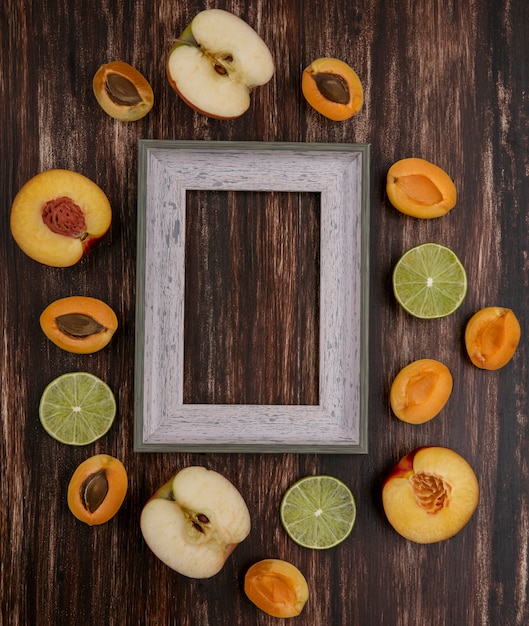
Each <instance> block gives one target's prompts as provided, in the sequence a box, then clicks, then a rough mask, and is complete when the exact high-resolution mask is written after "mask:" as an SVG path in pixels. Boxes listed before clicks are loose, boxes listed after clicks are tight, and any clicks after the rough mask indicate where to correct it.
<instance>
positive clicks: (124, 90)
mask: <svg viewBox="0 0 529 626" xmlns="http://www.w3.org/2000/svg"><path fill="white" fill-rule="evenodd" d="M105 89H106V91H107V93H108V95H109V97H110V99H111V100H112V102H114V104H118V105H122V106H134V105H135V104H140V103H141V102H143V99H142V97H141V96H140V94H139V93H138V90H137V89H136V86H135V85H134V83H133V82H131V81H130V80H129V79H128V78H125V76H121V74H113V73H109V74H108V75H107V78H106V81H105Z"/></svg>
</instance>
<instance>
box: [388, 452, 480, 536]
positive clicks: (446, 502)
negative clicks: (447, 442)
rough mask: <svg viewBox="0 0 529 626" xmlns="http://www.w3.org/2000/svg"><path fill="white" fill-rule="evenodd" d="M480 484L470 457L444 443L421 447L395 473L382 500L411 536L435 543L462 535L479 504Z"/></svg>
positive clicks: (400, 530) (398, 526)
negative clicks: (459, 533) (446, 446)
mask: <svg viewBox="0 0 529 626" xmlns="http://www.w3.org/2000/svg"><path fill="white" fill-rule="evenodd" d="M478 500H479V485H478V480H477V478H476V475H475V473H474V470H473V469H472V467H471V466H470V465H469V464H468V462H467V461H466V460H465V459H464V458H463V457H462V456H460V455H459V454H457V452H454V451H453V450H451V449H449V448H443V447H439V446H425V447H422V448H417V449H416V450H414V451H413V452H410V453H409V454H407V455H406V456H405V457H403V458H402V459H401V460H400V461H399V462H398V463H397V465H396V466H395V467H394V468H393V470H392V471H391V472H390V473H389V475H388V477H387V478H386V480H385V482H384V485H383V488H382V504H383V506H384V511H385V513H386V516H387V518H388V521H389V523H390V524H391V525H392V526H393V528H394V529H395V530H396V531H397V532H398V533H399V534H401V535H402V536H403V537H405V538H406V539H409V540H410V541H415V542H417V543H435V542H437V541H443V540H445V539H449V538H450V537H453V536H454V535H456V534H457V533H458V532H459V531H460V530H462V528H463V527H464V526H465V525H466V524H467V522H468V521H469V520H470V518H471V517H472V515H473V514H474V511H475V509H476V507H477V505H478Z"/></svg>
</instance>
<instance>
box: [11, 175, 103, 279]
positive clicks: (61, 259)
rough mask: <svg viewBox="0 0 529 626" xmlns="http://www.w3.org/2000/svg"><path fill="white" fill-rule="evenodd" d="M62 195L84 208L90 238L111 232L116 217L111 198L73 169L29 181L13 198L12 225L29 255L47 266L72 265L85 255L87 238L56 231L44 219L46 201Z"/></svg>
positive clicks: (18, 239) (22, 246)
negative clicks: (112, 209)
mask: <svg viewBox="0 0 529 626" xmlns="http://www.w3.org/2000/svg"><path fill="white" fill-rule="evenodd" d="M61 197H68V198H70V199H71V200H72V201H73V202H74V203H75V204H76V205H77V206H79V207H80V209H81V211H82V212H83V217H84V220H85V223H86V231H87V234H88V239H90V240H93V239H95V238H98V237H102V236H103V235H104V234H105V233H106V232H107V230H108V229H109V227H110V223H111V219H112V212H111V208H110V204H109V201H108V198H107V197H106V195H105V193H104V192H103V190H102V189H101V188H100V187H98V186H97V185H96V184H95V183H94V182H92V181H91V180H90V179H88V178H86V177H85V176H83V175H82V174H79V173H77V172H73V171H70V170H47V171H44V172H41V173H40V174H37V175H36V176H34V177H33V178H31V179H30V180H28V181H27V182H26V183H25V184H24V186H23V187H22V188H21V189H20V191H19V192H18V193H17V195H16V196H15V199H14V200H13V205H12V209H11V219H10V227H11V233H12V235H13V238H14V239H15V241H16V242H17V243H18V245H19V246H20V248H21V249H22V250H23V251H24V252H25V253H26V254H27V255H28V256H29V257H31V258H32V259H34V260H35V261H39V262H40V263H44V264H46V265H51V266H55V267H68V266H70V265H74V264H75V263H76V262H77V261H79V259H80V258H81V257H82V256H83V254H84V248H85V241H83V240H82V239H81V238H78V237H66V236H64V235H62V234H58V233H55V232H53V231H52V230H50V228H48V226H47V225H46V224H45V223H44V221H43V219H42V211H43V208H44V206H45V205H46V203H47V202H48V201H49V200H53V199H55V198H61Z"/></svg>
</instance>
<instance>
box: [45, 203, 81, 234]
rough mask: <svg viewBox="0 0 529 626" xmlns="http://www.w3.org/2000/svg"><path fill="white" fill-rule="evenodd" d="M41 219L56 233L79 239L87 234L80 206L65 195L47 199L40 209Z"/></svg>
mask: <svg viewBox="0 0 529 626" xmlns="http://www.w3.org/2000/svg"><path fill="white" fill-rule="evenodd" d="M42 221H43V222H44V223H45V224H46V226H47V227H48V228H49V229H50V230H51V232H52V233H56V234H57V235H65V236H66V237H76V238H78V239H81V241H83V240H84V239H86V237H87V236H88V233H87V231H86V222H85V219H84V215H83V211H82V209H81V207H79V206H78V205H77V204H75V202H74V201H73V200H72V199H71V198H68V197H67V196H62V197H60V198H55V199H54V200H48V202H46V204H45V205H44V209H43V210H42Z"/></svg>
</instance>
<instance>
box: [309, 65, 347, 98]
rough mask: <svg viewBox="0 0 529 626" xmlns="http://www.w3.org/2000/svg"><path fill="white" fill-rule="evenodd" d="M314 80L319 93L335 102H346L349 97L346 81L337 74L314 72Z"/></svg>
mask: <svg viewBox="0 0 529 626" xmlns="http://www.w3.org/2000/svg"><path fill="white" fill-rule="evenodd" d="M314 80H315V81H316V85H317V87H318V89H319V90H320V93H321V94H322V95H323V96H324V97H325V98H327V100H330V101H331V102H336V103H337V104H347V103H348V102H349V99H350V93H349V87H348V85H347V82H346V81H345V80H344V79H343V78H342V77H341V76H339V75H338V74H329V73H324V72H320V73H316V74H314Z"/></svg>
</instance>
